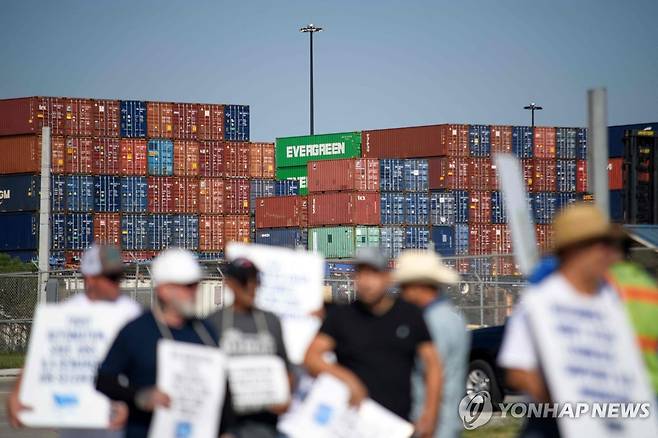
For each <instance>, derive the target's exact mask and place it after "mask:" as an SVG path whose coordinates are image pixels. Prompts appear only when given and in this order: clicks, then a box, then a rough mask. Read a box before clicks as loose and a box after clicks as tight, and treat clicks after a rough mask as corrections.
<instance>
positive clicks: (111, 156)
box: [92, 137, 121, 175]
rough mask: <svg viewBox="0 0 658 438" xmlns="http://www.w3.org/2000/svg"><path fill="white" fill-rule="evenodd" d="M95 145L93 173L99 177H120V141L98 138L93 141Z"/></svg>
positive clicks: (110, 138)
mask: <svg viewBox="0 0 658 438" xmlns="http://www.w3.org/2000/svg"><path fill="white" fill-rule="evenodd" d="M93 144H94V146H93V148H94V149H93V158H92V164H93V173H95V174H99V175H119V174H120V173H121V165H120V161H121V160H120V157H121V150H120V146H119V139H118V138H112V137H101V138H98V137H97V138H94V139H93Z"/></svg>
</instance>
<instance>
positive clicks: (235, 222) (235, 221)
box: [224, 214, 251, 243]
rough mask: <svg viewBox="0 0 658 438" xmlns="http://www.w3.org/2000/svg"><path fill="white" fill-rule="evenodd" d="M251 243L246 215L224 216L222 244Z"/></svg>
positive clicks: (247, 216)
mask: <svg viewBox="0 0 658 438" xmlns="http://www.w3.org/2000/svg"><path fill="white" fill-rule="evenodd" d="M250 241H251V226H250V223H249V215H248V214H237V215H234V214H231V215H227V216H224V242H225V243H229V242H243V243H248V242H250Z"/></svg>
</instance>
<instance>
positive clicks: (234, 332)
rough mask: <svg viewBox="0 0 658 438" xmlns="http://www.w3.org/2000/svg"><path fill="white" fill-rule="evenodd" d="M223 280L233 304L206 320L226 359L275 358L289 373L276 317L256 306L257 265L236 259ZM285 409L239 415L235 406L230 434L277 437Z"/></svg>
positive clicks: (268, 409)
mask: <svg viewBox="0 0 658 438" xmlns="http://www.w3.org/2000/svg"><path fill="white" fill-rule="evenodd" d="M224 281H225V283H226V285H227V286H228V287H229V288H230V289H231V290H232V291H233V294H234V301H233V305H232V306H229V307H224V308H223V309H221V310H218V311H217V312H215V313H213V314H211V315H210V316H209V317H208V319H207V321H208V322H210V323H211V324H212V325H213V327H214V328H215V329H216V330H217V333H218V334H219V339H220V347H221V349H222V351H224V353H226V354H227V355H228V356H229V357H230V356H264V355H265V356H268V355H275V356H278V357H279V358H280V359H281V360H282V361H283V362H284V364H285V366H286V369H287V370H288V371H290V370H291V365H290V362H289V361H288V356H287V354H286V348H285V345H284V342H283V334H282V330H281V322H280V321H279V318H277V316H276V315H274V314H273V313H270V312H266V311H264V310H261V309H258V308H257V307H256V306H255V300H256V291H257V289H258V286H259V285H260V272H259V270H258V268H257V267H256V265H254V264H253V263H252V262H251V261H250V260H247V259H245V258H238V259H235V260H233V261H231V262H230V263H229V264H228V265H227V267H226V269H225V271H224ZM287 377H288V376H287ZM288 378H289V377H288ZM286 408H287V406H271V407H269V408H267V409H258V410H256V411H253V412H252V411H249V412H240V410H238V409H237V406H236V417H235V426H234V427H232V428H231V430H230V431H231V433H232V434H233V435H235V436H236V437H237V438H243V437H244V438H270V437H272V438H274V437H276V436H277V435H278V432H277V429H276V425H277V422H278V415H279V414H282V413H284V412H285V411H286Z"/></svg>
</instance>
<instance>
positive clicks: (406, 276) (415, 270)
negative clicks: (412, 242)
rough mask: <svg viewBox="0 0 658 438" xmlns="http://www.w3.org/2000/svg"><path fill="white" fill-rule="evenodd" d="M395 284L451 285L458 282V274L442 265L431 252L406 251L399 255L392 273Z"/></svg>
mask: <svg viewBox="0 0 658 438" xmlns="http://www.w3.org/2000/svg"><path fill="white" fill-rule="evenodd" d="M393 278H394V280H395V282H396V283H397V284H400V285H404V284H409V283H422V284H431V285H436V286H439V285H442V284H445V285H451V284H455V283H457V282H459V274H458V273H457V271H455V270H454V269H452V268H450V267H448V266H446V265H444V264H443V262H442V260H441V257H440V256H439V255H438V254H436V253H435V252H433V251H418V250H408V251H404V252H403V253H402V254H400V257H399V258H398V262H397V267H396V269H395V271H394V272H393Z"/></svg>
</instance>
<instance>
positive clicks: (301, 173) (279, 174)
mask: <svg viewBox="0 0 658 438" xmlns="http://www.w3.org/2000/svg"><path fill="white" fill-rule="evenodd" d="M307 177H308V170H307V168H306V166H295V167H277V168H276V179H277V180H278V181H282V180H284V179H292V180H295V181H299V194H300V195H308V185H307V184H306V181H307V179H308V178H307Z"/></svg>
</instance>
